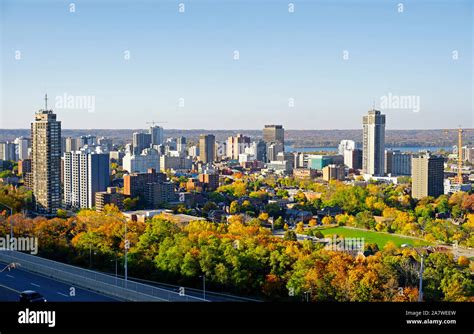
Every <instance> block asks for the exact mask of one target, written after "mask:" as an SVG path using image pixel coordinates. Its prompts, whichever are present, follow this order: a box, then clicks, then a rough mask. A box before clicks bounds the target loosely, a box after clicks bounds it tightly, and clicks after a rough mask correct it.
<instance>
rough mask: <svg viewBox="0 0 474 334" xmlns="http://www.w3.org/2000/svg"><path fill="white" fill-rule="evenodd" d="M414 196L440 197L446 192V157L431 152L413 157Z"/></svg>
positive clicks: (419, 197)
mask: <svg viewBox="0 0 474 334" xmlns="http://www.w3.org/2000/svg"><path fill="white" fill-rule="evenodd" d="M411 161H412V166H411V179H412V197H413V198H416V199H421V198H423V197H426V196H432V197H438V196H439V195H442V194H443V193H444V186H443V180H444V158H443V157H439V156H435V155H431V154H430V153H429V152H425V153H420V154H417V155H414V156H413V157H412V160H411Z"/></svg>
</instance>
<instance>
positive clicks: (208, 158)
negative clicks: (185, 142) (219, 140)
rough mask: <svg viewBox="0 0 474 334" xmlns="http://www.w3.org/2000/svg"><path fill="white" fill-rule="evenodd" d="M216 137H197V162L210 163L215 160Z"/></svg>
mask: <svg viewBox="0 0 474 334" xmlns="http://www.w3.org/2000/svg"><path fill="white" fill-rule="evenodd" d="M215 146H216V137H215V136H214V135H211V134H208V135H201V136H199V160H201V161H202V162H204V163H212V162H214V160H215V153H216V148H215Z"/></svg>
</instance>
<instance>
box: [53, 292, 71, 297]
mask: <svg viewBox="0 0 474 334" xmlns="http://www.w3.org/2000/svg"><path fill="white" fill-rule="evenodd" d="M56 293H57V294H58V295H61V296H64V297H69V296H68V295H65V294H64V293H61V292H56Z"/></svg>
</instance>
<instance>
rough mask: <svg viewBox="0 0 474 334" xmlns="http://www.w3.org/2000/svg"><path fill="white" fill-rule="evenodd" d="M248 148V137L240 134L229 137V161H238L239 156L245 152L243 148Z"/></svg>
mask: <svg viewBox="0 0 474 334" xmlns="http://www.w3.org/2000/svg"><path fill="white" fill-rule="evenodd" d="M247 147H250V137H247V136H244V135H242V134H240V133H239V134H237V135H236V136H232V137H229V138H228V139H227V157H228V158H230V159H234V160H237V159H239V154H241V153H244V152H245V148H247Z"/></svg>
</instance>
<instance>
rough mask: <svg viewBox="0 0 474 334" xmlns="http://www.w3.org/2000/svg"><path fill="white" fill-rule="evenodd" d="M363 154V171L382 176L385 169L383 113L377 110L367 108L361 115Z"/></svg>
mask: <svg viewBox="0 0 474 334" xmlns="http://www.w3.org/2000/svg"><path fill="white" fill-rule="evenodd" d="M362 123H363V129H364V132H363V155H362V169H363V171H364V173H366V174H370V175H375V176H383V175H384V171H385V115H383V114H381V113H380V111H379V110H375V109H374V110H369V112H368V114H367V115H366V116H364V117H363V119H362Z"/></svg>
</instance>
